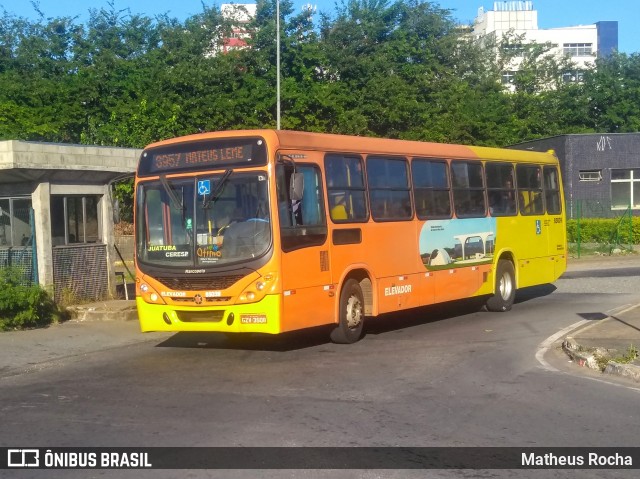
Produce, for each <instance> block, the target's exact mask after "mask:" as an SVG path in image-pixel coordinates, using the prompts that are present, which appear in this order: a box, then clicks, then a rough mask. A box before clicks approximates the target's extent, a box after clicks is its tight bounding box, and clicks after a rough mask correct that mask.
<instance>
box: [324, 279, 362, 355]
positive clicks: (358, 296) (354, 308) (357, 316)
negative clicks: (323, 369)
mask: <svg viewBox="0 0 640 479" xmlns="http://www.w3.org/2000/svg"><path fill="white" fill-rule="evenodd" d="M363 326H364V295H363V294H362V288H361V287H360V283H358V281H356V280H355V279H349V280H347V281H346V283H345V284H344V286H343V288H342V291H341V292H340V309H339V311H338V325H337V326H336V327H335V329H334V330H333V331H331V341H333V342H334V343H338V344H351V343H355V342H356V341H358V340H359V339H360V337H361V336H362V330H363Z"/></svg>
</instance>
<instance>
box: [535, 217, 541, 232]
mask: <svg viewBox="0 0 640 479" xmlns="http://www.w3.org/2000/svg"><path fill="white" fill-rule="evenodd" d="M536 234H537V235H539V234H542V224H541V222H540V220H536Z"/></svg>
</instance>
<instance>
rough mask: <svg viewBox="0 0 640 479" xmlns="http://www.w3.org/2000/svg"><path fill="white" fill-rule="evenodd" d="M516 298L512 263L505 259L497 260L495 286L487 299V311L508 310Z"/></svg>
mask: <svg viewBox="0 0 640 479" xmlns="http://www.w3.org/2000/svg"><path fill="white" fill-rule="evenodd" d="M515 299H516V274H515V270H514V268H513V263H512V262H511V261H508V260H506V259H501V260H500V261H498V267H497V268H496V287H495V291H494V293H493V295H492V296H490V297H489V299H488V300H487V309H488V310H489V311H497V312H500V311H509V310H510V309H511V306H513V301H514V300H515Z"/></svg>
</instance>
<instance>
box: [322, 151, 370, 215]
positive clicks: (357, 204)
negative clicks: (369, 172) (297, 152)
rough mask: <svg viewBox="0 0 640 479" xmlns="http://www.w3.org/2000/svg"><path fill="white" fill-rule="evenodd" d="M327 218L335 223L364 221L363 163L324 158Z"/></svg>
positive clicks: (347, 157) (344, 157) (353, 159)
mask: <svg viewBox="0 0 640 479" xmlns="http://www.w3.org/2000/svg"><path fill="white" fill-rule="evenodd" d="M324 167H325V175H326V181H327V196H328V201H329V215H330V217H331V220H332V221H333V222H335V223H344V222H363V221H367V219H368V217H369V212H368V209H367V201H366V195H365V193H366V190H365V186H364V173H363V169H362V159H361V158H360V157H359V156H356V155H353V156H351V155H335V154H331V155H327V156H326V157H325V159H324Z"/></svg>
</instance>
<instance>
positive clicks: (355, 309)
mask: <svg viewBox="0 0 640 479" xmlns="http://www.w3.org/2000/svg"><path fill="white" fill-rule="evenodd" d="M361 322H362V303H361V302H360V299H359V298H358V297H357V296H355V295H354V296H350V297H349V300H348V301H347V327H348V328H349V329H356V328H357V327H358V326H359V325H360V323H361Z"/></svg>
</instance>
